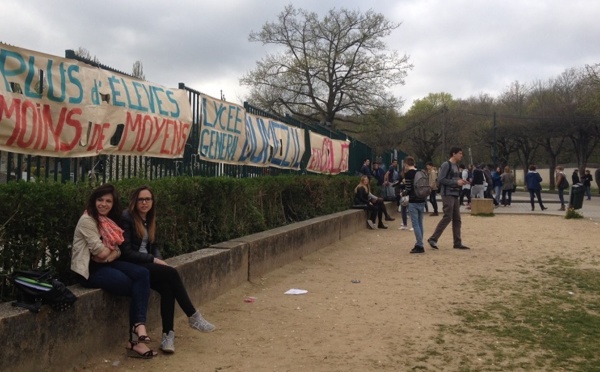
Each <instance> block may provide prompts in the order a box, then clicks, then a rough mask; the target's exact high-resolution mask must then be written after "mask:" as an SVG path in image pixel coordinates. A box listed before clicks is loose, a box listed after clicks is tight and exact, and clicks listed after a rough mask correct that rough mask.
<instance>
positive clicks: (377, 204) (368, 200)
mask: <svg viewBox="0 0 600 372" xmlns="http://www.w3.org/2000/svg"><path fill="white" fill-rule="evenodd" d="M354 204H355V205H364V206H365V208H366V209H367V210H368V211H370V212H371V213H370V215H369V219H367V224H368V225H369V227H370V228H371V229H373V230H377V229H378V228H379V229H387V228H388V227H387V225H385V224H384V223H383V214H384V212H383V210H384V209H385V205H384V204H383V199H381V198H377V197H376V196H375V195H373V194H371V187H370V184H369V177H367V176H362V177H360V183H359V184H358V185H357V186H356V187H355V188H354ZM376 218H379V224H378V225H376V224H375V221H376Z"/></svg>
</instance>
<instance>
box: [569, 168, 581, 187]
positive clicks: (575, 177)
mask: <svg viewBox="0 0 600 372" xmlns="http://www.w3.org/2000/svg"><path fill="white" fill-rule="evenodd" d="M571 181H573V185H576V184H578V183H581V180H580V179H579V169H575V170H574V171H573V174H572V175H571Z"/></svg>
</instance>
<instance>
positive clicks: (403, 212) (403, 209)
mask: <svg viewBox="0 0 600 372" xmlns="http://www.w3.org/2000/svg"><path fill="white" fill-rule="evenodd" d="M407 209H408V207H404V206H400V214H401V215H402V224H403V225H404V226H408V217H407V215H406V210H407Z"/></svg>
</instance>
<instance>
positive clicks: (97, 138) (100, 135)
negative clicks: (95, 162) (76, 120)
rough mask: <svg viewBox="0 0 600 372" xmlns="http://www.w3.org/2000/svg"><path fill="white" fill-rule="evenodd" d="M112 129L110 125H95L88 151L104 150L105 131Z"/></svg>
mask: <svg viewBox="0 0 600 372" xmlns="http://www.w3.org/2000/svg"><path fill="white" fill-rule="evenodd" d="M108 128H110V123H103V124H94V128H93V131H92V140H91V141H90V145H89V146H88V148H87V150H88V151H91V150H94V149H95V150H96V152H100V151H101V150H103V149H104V145H103V144H104V140H105V139H106V136H105V135H104V134H105V130H106V129H108Z"/></svg>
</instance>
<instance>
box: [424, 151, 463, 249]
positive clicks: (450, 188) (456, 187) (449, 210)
mask: <svg viewBox="0 0 600 372" xmlns="http://www.w3.org/2000/svg"><path fill="white" fill-rule="evenodd" d="M462 158H463V152H462V149H461V148H460V147H453V148H451V149H450V159H448V161H445V162H444V163H443V164H442V166H441V167H440V172H439V174H438V185H440V195H441V196H442V205H443V211H444V217H442V219H441V220H440V222H439V223H438V225H437V227H436V228H435V231H434V232H433V235H431V237H430V238H429V239H428V240H427V243H429V245H430V246H431V248H433V249H438V245H437V241H438V239H439V238H440V236H441V235H442V233H443V232H444V229H446V227H447V226H448V224H450V222H452V236H453V240H454V248H456V249H469V247H467V246H466V245H463V243H462V238H461V236H460V228H461V219H460V204H459V202H458V197H459V195H460V191H461V189H462V186H463V185H465V184H466V183H467V182H468V181H465V180H463V179H462V177H461V174H460V171H459V169H458V164H459V163H460V161H461V160H462Z"/></svg>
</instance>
